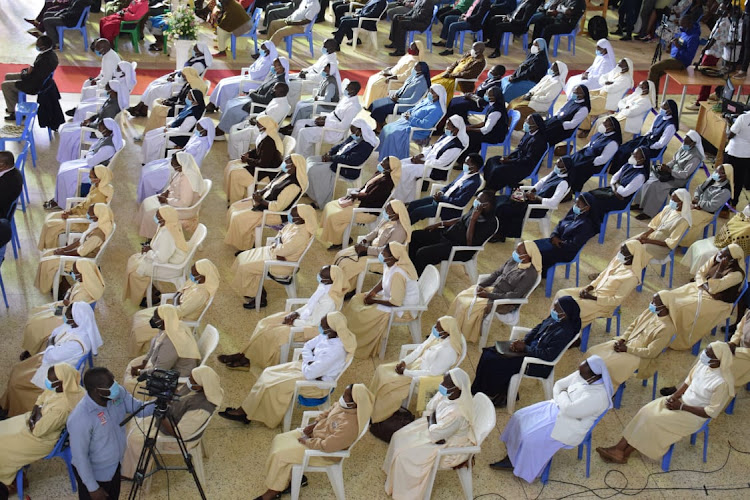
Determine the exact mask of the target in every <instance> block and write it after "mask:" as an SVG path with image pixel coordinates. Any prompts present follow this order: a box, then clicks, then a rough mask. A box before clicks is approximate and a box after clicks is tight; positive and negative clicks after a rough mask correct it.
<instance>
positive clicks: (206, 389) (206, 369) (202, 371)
mask: <svg viewBox="0 0 750 500" xmlns="http://www.w3.org/2000/svg"><path fill="white" fill-rule="evenodd" d="M190 374H191V375H192V376H193V379H195V381H196V382H197V384H198V385H199V386H201V387H203V394H204V395H205V396H206V399H207V400H208V402H209V403H211V404H212V405H214V406H220V405H221V401H222V400H223V399H224V389H222V388H221V379H220V378H219V375H217V374H216V372H215V371H214V370H213V368H211V367H210V366H205V365H203V366H197V367H195V368H193V370H192V371H191V372H190Z"/></svg>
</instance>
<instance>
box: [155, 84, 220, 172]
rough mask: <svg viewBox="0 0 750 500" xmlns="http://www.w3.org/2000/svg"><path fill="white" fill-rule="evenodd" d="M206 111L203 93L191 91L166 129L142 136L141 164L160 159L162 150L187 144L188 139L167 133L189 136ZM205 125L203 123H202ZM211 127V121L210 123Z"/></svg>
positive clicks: (157, 129) (159, 129) (156, 129)
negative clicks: (180, 109)
mask: <svg viewBox="0 0 750 500" xmlns="http://www.w3.org/2000/svg"><path fill="white" fill-rule="evenodd" d="M205 109H206V106H205V104H204V97H203V93H202V92H201V91H200V90H194V89H191V90H190V91H188V93H187V96H186V97H185V107H184V108H182V111H180V113H179V114H178V115H177V116H176V117H175V119H174V120H172V121H170V122H169V123H167V126H166V127H163V128H161V127H160V128H155V129H152V130H149V131H148V132H146V133H145V134H143V143H142V144H141V157H142V164H143V165H145V164H146V163H149V162H151V161H154V160H157V159H159V158H160V157H161V154H162V149H164V148H165V143H166V148H167V149H168V148H174V147H183V146H185V144H187V141H188V138H187V137H184V136H180V137H170V138H169V139H167V134H168V133H181V134H189V133H190V132H193V131H194V130H195V129H196V127H197V123H198V121H199V120H201V117H202V116H203V111H204V110H205ZM204 123H205V122H204ZM211 125H212V126H213V121H212V122H211Z"/></svg>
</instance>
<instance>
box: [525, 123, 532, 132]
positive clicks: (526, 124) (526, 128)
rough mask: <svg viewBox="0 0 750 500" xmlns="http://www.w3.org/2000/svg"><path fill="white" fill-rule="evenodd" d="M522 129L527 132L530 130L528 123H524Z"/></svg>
mask: <svg viewBox="0 0 750 500" xmlns="http://www.w3.org/2000/svg"><path fill="white" fill-rule="evenodd" d="M523 131H524V132H525V133H527V134H528V133H529V132H531V126H530V125H529V124H528V123H524V124H523Z"/></svg>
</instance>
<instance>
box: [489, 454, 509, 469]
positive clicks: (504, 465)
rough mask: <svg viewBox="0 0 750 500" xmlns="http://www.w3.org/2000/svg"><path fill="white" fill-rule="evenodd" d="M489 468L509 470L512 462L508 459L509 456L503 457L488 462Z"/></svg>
mask: <svg viewBox="0 0 750 500" xmlns="http://www.w3.org/2000/svg"><path fill="white" fill-rule="evenodd" d="M490 469H493V470H511V469H513V463H512V462H511V461H510V458H508V457H505V458H503V459H502V460H500V461H499V462H495V463H492V464H490Z"/></svg>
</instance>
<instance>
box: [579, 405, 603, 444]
mask: <svg viewBox="0 0 750 500" xmlns="http://www.w3.org/2000/svg"><path fill="white" fill-rule="evenodd" d="M608 411H609V408H607V409H606V410H604V413H602V414H601V415H599V416H598V417H597V419H596V420H594V423H593V424H592V425H591V428H590V429H589V431H588V432H587V433H586V438H584V441H585V440H586V439H588V438H590V437H591V433H592V432H593V431H594V427H596V424H598V423H599V421H600V420H601V419H603V418H604V415H606V414H607V412H608Z"/></svg>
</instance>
